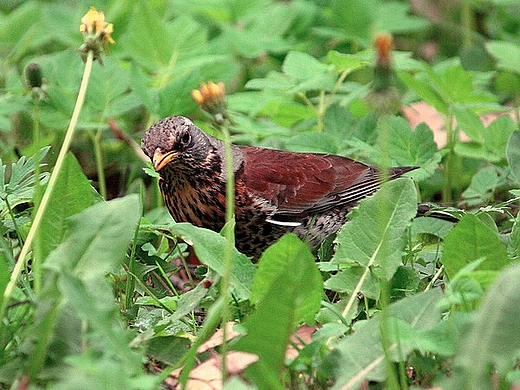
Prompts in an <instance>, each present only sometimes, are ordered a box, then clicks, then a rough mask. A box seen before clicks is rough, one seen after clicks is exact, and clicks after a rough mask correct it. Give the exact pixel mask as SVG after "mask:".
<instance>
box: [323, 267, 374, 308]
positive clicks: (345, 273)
mask: <svg viewBox="0 0 520 390" xmlns="http://www.w3.org/2000/svg"><path fill="white" fill-rule="evenodd" d="M364 271H365V268H364V267H359V266H357V267H356V266H353V267H348V268H345V269H343V270H341V272H338V273H336V274H334V275H332V276H331V277H330V278H329V279H328V280H327V281H326V282H325V288H326V289H327V290H332V291H337V292H347V293H352V292H353V291H354V290H355V287H356V285H357V284H358V282H359V279H360V278H361V277H362V275H363V272H364ZM359 292H361V293H362V294H363V295H364V296H366V297H367V298H369V299H375V300H378V299H379V294H380V293H381V284H380V281H379V279H378V278H377V276H375V275H373V274H372V272H369V273H368V274H367V277H366V279H365V281H364V283H363V286H361V289H360V290H359Z"/></svg>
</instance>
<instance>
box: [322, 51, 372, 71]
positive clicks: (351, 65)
mask: <svg viewBox="0 0 520 390" xmlns="http://www.w3.org/2000/svg"><path fill="white" fill-rule="evenodd" d="M327 59H328V60H329V62H330V63H331V64H333V65H334V66H335V68H336V71H337V72H344V71H347V70H348V71H349V73H350V72H351V71H353V70H355V69H358V68H361V67H363V66H367V65H369V64H371V63H372V61H370V59H368V58H363V57H361V56H360V55H357V54H348V53H340V52H339V51H336V50H331V51H329V52H328V53H327Z"/></svg>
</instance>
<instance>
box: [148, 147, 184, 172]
mask: <svg viewBox="0 0 520 390" xmlns="http://www.w3.org/2000/svg"><path fill="white" fill-rule="evenodd" d="M177 154H178V153H177V152H174V151H171V152H168V153H163V152H161V151H160V150H159V149H157V150H156V151H155V153H154V154H153V158H152V162H153V167H154V168H155V170H156V171H157V172H159V171H160V170H161V169H163V168H164V167H165V166H166V165H167V164H168V163H169V162H170V161H172V160H173V159H175V157H177Z"/></svg>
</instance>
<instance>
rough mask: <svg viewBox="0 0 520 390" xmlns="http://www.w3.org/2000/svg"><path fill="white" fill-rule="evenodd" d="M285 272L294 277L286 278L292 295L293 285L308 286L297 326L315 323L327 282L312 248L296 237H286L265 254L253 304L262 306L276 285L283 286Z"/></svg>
mask: <svg viewBox="0 0 520 390" xmlns="http://www.w3.org/2000/svg"><path fill="white" fill-rule="evenodd" d="M284 272H289V273H290V276H289V275H285V278H286V279H285V284H286V285H287V286H286V287H287V289H288V293H289V294H291V293H294V292H293V291H291V288H293V287H291V286H292V285H295V286H298V285H300V286H302V285H304V286H305V289H304V290H300V291H298V294H297V297H296V311H295V314H294V318H295V323H299V322H301V321H304V322H311V321H312V319H313V317H314V314H316V312H317V311H318V309H319V308H320V302H321V298H322V294H323V291H322V289H323V281H322V278H321V274H320V272H319V271H318V268H317V266H316V259H315V257H314V256H313V255H312V253H311V252H310V250H309V247H308V246H307V245H306V244H305V243H303V242H302V241H301V240H300V239H299V238H298V237H296V236H295V235H294V234H287V235H285V236H283V237H282V238H281V239H280V240H278V241H277V242H276V244H275V245H272V246H271V247H269V248H268V249H267V250H266V251H265V252H264V253H263V254H262V257H261V258H260V261H259V266H258V271H257V272H256V275H255V278H254V280H253V287H252V290H251V302H252V303H253V304H258V303H259V302H261V301H262V300H263V298H264V297H265V296H266V295H267V294H268V293H269V291H270V290H271V289H272V288H274V286H273V284H275V283H280V275H283V274H284ZM287 299H292V298H289V297H287Z"/></svg>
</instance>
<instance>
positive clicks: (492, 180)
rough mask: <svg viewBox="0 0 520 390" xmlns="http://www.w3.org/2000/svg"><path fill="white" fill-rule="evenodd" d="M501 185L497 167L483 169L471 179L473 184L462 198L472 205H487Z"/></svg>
mask: <svg viewBox="0 0 520 390" xmlns="http://www.w3.org/2000/svg"><path fill="white" fill-rule="evenodd" d="M500 183H501V180H500V177H499V176H498V173H497V169H496V168H495V167H493V166H486V167H483V168H482V169H481V170H479V171H478V172H477V173H476V174H475V175H474V176H473V177H472V178H471V184H470V186H469V187H468V188H466V190H465V191H464V192H463V193H462V196H463V197H464V198H465V199H467V200H468V202H469V203H470V204H475V205H477V204H483V203H484V204H485V203H487V202H488V201H489V200H490V199H491V197H492V195H493V191H494V190H495V189H496V188H497V186H498V185H499V184H500Z"/></svg>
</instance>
